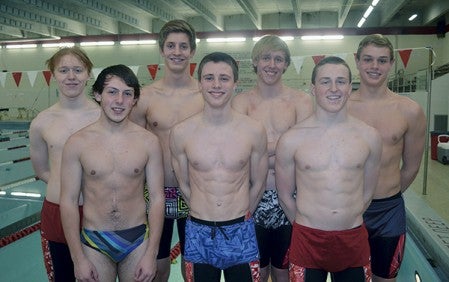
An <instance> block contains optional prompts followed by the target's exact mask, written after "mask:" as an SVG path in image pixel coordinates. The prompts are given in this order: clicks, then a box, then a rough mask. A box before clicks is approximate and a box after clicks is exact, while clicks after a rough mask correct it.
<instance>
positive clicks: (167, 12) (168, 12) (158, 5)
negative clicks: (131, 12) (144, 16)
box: [120, 0, 184, 22]
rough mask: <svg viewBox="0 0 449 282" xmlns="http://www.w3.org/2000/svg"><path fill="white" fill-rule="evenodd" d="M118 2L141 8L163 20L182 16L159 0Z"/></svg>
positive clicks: (125, 0)
mask: <svg viewBox="0 0 449 282" xmlns="http://www.w3.org/2000/svg"><path fill="white" fill-rule="evenodd" d="M120 3H123V4H129V5H132V6H133V7H136V8H138V9H142V10H144V11H145V12H147V13H149V14H150V15H153V16H154V17H155V18H159V19H160V20H162V21H164V22H168V21H171V20H174V19H182V18H184V17H182V16H181V15H179V14H176V13H175V12H174V11H173V9H171V8H170V6H168V5H167V4H165V3H164V2H161V1H154V0H153V1H151V0H150V1H148V0H122V1H120Z"/></svg>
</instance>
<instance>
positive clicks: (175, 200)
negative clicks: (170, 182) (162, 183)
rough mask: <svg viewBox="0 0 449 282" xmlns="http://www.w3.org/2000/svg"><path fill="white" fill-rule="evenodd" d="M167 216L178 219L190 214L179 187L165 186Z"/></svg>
mask: <svg viewBox="0 0 449 282" xmlns="http://www.w3.org/2000/svg"><path fill="white" fill-rule="evenodd" d="M164 191H165V217H166V218H172V219H178V218H184V217H187V216H188V215H189V207H188V206H187V204H186V202H185V201H184V199H183V198H182V196H181V192H180V191H179V188H178V187H165V188H164Z"/></svg>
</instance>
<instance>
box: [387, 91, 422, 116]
mask: <svg viewBox="0 0 449 282" xmlns="http://www.w3.org/2000/svg"><path fill="white" fill-rule="evenodd" d="M394 99H395V102H396V103H397V105H398V107H399V108H400V110H401V111H402V112H403V113H404V114H408V115H412V116H414V115H416V114H421V113H423V109H422V107H421V105H419V104H418V103H417V102H416V101H414V100H412V99H411V98H409V97H406V96H402V95H399V94H396V95H395V96H394Z"/></svg>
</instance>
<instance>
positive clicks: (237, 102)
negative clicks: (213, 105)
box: [231, 90, 254, 113]
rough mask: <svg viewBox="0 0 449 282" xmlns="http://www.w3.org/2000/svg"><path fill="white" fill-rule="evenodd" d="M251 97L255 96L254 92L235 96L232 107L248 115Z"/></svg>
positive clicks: (245, 92)
mask: <svg viewBox="0 0 449 282" xmlns="http://www.w3.org/2000/svg"><path fill="white" fill-rule="evenodd" d="M251 96H254V90H249V91H243V92H240V93H238V94H235V95H234V96H233V97H232V102H231V103H232V107H233V108H234V109H236V110H238V111H239V112H241V113H246V112H247V108H248V104H249V101H250V98H251Z"/></svg>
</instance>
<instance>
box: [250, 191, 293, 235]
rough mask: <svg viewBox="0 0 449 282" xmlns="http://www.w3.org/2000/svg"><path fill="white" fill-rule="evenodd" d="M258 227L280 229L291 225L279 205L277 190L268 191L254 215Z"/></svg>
mask: <svg viewBox="0 0 449 282" xmlns="http://www.w3.org/2000/svg"><path fill="white" fill-rule="evenodd" d="M253 218H254V221H255V222H256V224H257V225H260V226H262V227H264V228H267V229H268V228H273V229H276V228H279V227H281V226H283V225H290V222H289V221H288V219H287V216H286V215H285V213H284V211H283V210H282V208H281V206H280V205H279V200H278V194H277V192H276V190H266V191H265V192H264V194H263V197H262V199H261V200H260V202H259V205H258V206H257V209H256V211H255V212H254V214H253Z"/></svg>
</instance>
